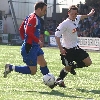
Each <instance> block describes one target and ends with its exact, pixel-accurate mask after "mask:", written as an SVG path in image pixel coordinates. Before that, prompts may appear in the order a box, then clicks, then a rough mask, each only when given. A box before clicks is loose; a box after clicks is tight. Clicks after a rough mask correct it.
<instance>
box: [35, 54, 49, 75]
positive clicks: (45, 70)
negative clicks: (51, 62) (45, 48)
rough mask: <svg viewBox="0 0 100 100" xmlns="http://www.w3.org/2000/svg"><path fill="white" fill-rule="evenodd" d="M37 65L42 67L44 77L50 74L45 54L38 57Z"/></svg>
mask: <svg viewBox="0 0 100 100" xmlns="http://www.w3.org/2000/svg"><path fill="white" fill-rule="evenodd" d="M37 63H38V64H39V65H40V70H41V73H42V74H43V75H46V74H48V73H49V69H48V67H47V62H46V61H45V59H44V56H43V54H42V55H39V56H38V57H37Z"/></svg>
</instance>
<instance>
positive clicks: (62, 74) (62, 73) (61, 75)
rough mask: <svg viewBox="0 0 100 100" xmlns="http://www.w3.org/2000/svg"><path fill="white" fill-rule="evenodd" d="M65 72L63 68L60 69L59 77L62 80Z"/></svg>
mask: <svg viewBox="0 0 100 100" xmlns="http://www.w3.org/2000/svg"><path fill="white" fill-rule="evenodd" d="M67 74H68V73H67V72H66V71H65V69H62V70H61V71H60V75H59V79H62V80H63V79H64V78H65V77H66V75H67Z"/></svg>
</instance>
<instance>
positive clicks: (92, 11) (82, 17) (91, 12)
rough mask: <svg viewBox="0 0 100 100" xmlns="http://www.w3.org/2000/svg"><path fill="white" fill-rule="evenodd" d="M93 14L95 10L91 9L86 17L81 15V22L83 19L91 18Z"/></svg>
mask: <svg viewBox="0 0 100 100" xmlns="http://www.w3.org/2000/svg"><path fill="white" fill-rule="evenodd" d="M94 13H95V10H94V9H92V10H91V11H90V12H89V14H87V15H82V16H81V20H83V19H84V18H88V17H90V16H92V15H93V14H94Z"/></svg>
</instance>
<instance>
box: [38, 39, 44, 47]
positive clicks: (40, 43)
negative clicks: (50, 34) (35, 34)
mask: <svg viewBox="0 0 100 100" xmlns="http://www.w3.org/2000/svg"><path fill="white" fill-rule="evenodd" d="M38 44H39V45H40V48H42V47H43V42H41V41H40V40H39V42H38Z"/></svg>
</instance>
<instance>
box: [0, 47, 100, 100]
mask: <svg viewBox="0 0 100 100" xmlns="http://www.w3.org/2000/svg"><path fill="white" fill-rule="evenodd" d="M43 50H44V52H45V58H46V60H47V62H48V66H49V68H50V71H51V72H52V73H53V74H54V75H55V76H56V77H57V76H58V75H59V71H60V70H61V69H62V68H63V65H62V64H61V61H60V56H59V50H58V49H56V48H43ZM89 55H90V57H91V59H92V61H93V64H92V65H91V66H90V67H88V68H82V69H76V72H77V75H75V76H73V75H71V74H70V73H69V74H68V76H67V77H66V78H65V84H66V86H67V88H65V89H63V88H60V87H58V86H57V87H55V88H54V89H53V90H51V89H49V88H48V87H47V86H45V85H44V84H43V83H42V74H41V73H40V70H39V66H38V72H37V73H36V75H34V76H31V75H23V74H20V73H16V72H14V71H13V72H12V73H10V74H9V75H8V77H7V78H3V71H4V65H5V64H6V63H11V64H14V65H25V64H24V63H23V61H22V57H21V55H20V46H6V45H5V46H4V45H0V100H100V53H99V52H98V53H96V52H89Z"/></svg>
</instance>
